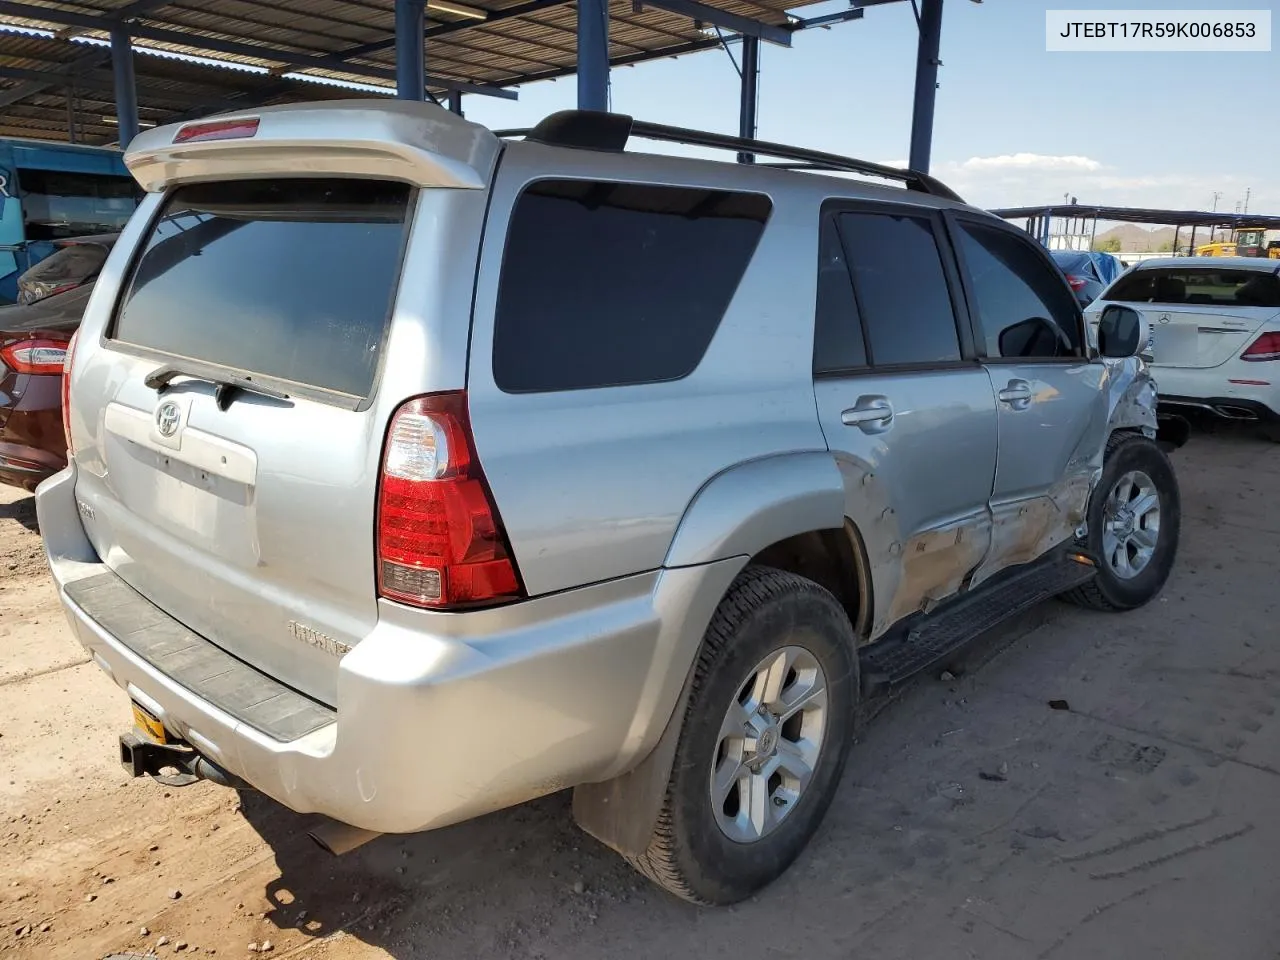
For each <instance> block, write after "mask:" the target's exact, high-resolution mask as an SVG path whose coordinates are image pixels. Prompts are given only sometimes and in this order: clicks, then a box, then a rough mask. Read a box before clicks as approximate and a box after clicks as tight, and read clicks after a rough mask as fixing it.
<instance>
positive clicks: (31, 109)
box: [0, 33, 360, 143]
mask: <svg viewBox="0 0 1280 960" xmlns="http://www.w3.org/2000/svg"><path fill="white" fill-rule="evenodd" d="M134 72H135V76H136V80H137V85H138V103H139V111H138V112H139V118H140V119H141V121H142V122H143V123H144V124H159V123H167V122H169V121H170V120H172V119H174V118H176V117H179V116H184V115H189V114H190V115H196V114H199V113H211V112H216V111H219V110H228V109H232V108H234V107H235V106H236V102H237V101H238V100H244V99H246V98H248V97H254V100H253V102H255V103H291V102H297V101H303V100H326V99H334V98H338V97H343V98H346V97H352V96H360V94H359V93H357V92H353V91H351V90H349V89H346V88H342V87H335V86H330V85H322V84H316V83H308V82H305V81H300V80H286V79H281V78H278V77H272V76H269V75H267V74H265V73H257V74H254V73H246V72H244V71H243V70H228V69H223V68H219V67H210V66H204V65H201V64H197V63H191V62H189V61H184V60H176V59H173V58H172V57H161V56H149V55H139V56H136V57H135V58H134ZM19 94H22V96H20V97H19ZM255 95H256V96H255ZM0 98H5V99H12V100H14V102H10V103H6V104H5V105H4V106H3V107H0V136H6V137H37V138H39V139H43V140H67V139H68V138H69V116H70V115H69V112H68V109H69V106H70V108H71V112H72V113H74V116H75V124H76V140H77V141H79V142H83V143H110V142H112V141H113V140H114V139H115V137H116V126H115V109H116V108H115V90H114V83H113V77H112V70H111V51H110V50H109V49H108V48H107V47H105V46H97V45H90V44H86V43H83V42H78V43H77V42H69V41H67V40H57V39H49V38H44V37H33V36H24V35H21V34H13V33H0Z"/></svg>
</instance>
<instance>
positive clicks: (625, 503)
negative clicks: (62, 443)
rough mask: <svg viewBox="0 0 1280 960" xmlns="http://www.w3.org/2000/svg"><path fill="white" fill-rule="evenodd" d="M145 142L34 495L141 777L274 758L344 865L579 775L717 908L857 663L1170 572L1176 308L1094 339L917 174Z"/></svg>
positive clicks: (187, 133)
mask: <svg viewBox="0 0 1280 960" xmlns="http://www.w3.org/2000/svg"><path fill="white" fill-rule="evenodd" d="M640 138H647V139H657V140H676V141H681V142H685V143H689V144H693V145H695V146H701V147H713V148H727V149H730V150H744V151H745V152H751V153H758V154H760V155H762V156H764V155H772V156H775V157H779V158H781V160H782V162H783V163H786V164H788V165H791V166H794V165H797V164H808V165H810V166H816V167H819V168H824V169H826V170H829V171H830V170H834V171H840V172H844V173H857V174H867V175H871V176H875V177H879V178H882V179H883V178H889V179H893V180H896V181H898V182H899V183H900V185H892V184H891V185H885V186H878V185H873V184H871V183H870V182H867V180H866V179H865V178H863V179H852V178H849V177H847V176H828V175H822V174H821V173H814V172H795V171H792V170H784V169H777V168H774V167H771V166H769V165H766V164H764V163H757V164H748V163H717V162H713V161H708V160H695V159H682V158H677V157H671V156H653V155H645V154H641V153H634V152H627V151H626V150H624V149H623V148H624V146H625V145H626V144H627V142H628V140H629V139H640ZM127 163H128V165H129V168H130V170H131V171H132V172H133V175H134V176H135V177H136V178H137V180H138V181H139V183H140V184H141V185H142V186H143V187H144V188H145V189H146V190H147V197H146V199H145V200H144V201H143V203H142V205H141V207H140V208H139V210H138V213H137V215H136V216H135V217H134V218H133V220H132V221H131V222H130V223H129V225H128V227H127V229H126V230H125V231H124V233H123V235H122V237H121V239H120V240H119V242H118V243H117V245H116V247H115V249H114V250H113V251H112V253H111V256H110V259H109V260H108V261H107V263H106V265H105V268H104V269H103V271H102V274H101V276H100V277H99V279H98V283H97V287H96V289H95V291H94V293H93V296H92V299H91V302H90V305H89V308H88V311H87V313H86V315H85V319H84V323H83V326H82V327H81V328H80V335H79V337H78V342H77V343H76V344H75V345H74V346H73V347H72V348H71V350H70V361H69V364H68V366H69V371H68V376H67V380H68V382H69V402H68V403H67V404H66V405H65V406H66V408H67V411H68V418H69V422H68V427H67V429H68V434H69V439H70V447H71V450H72V456H71V464H70V466H69V467H68V468H67V469H66V470H65V471H63V472H62V473H59V474H58V475H56V476H55V477H53V478H52V479H50V480H49V481H48V482H46V483H45V484H44V485H43V486H42V487H41V488H40V491H39V494H38V499H39V515H40V524H41V529H42V531H43V533H44V536H45V543H46V546H47V549H48V554H49V564H50V567H51V569H52V571H53V576H54V578H55V579H56V581H57V584H58V587H59V589H60V591H61V596H62V600H63V603H64V604H65V606H66V610H67V613H68V615H69V618H70V620H71V624H72V626H73V627H74V629H75V632H76V634H77V635H78V637H79V639H80V641H81V642H82V643H83V644H84V645H85V646H86V647H87V648H88V649H89V650H90V651H91V653H92V655H93V658H94V660H95V661H96V662H97V663H98V664H99V665H100V666H101V667H102V668H103V669H104V670H106V671H107V672H108V673H109V674H110V675H111V677H112V678H113V679H114V680H115V682H116V683H117V684H118V685H119V686H120V687H122V688H124V690H125V691H126V692H127V693H128V696H129V698H130V700H131V701H132V704H133V717H134V721H135V729H134V730H133V732H131V733H129V734H127V735H126V736H124V737H122V738H121V744H120V747H121V757H122V760H123V761H124V763H125V765H126V767H127V768H128V769H129V770H130V771H131V772H132V773H134V774H135V775H138V774H153V775H160V776H163V777H164V778H165V780H166V782H171V783H181V782H184V781H187V780H191V779H194V778H196V777H206V778H210V779H213V780H216V781H218V782H221V783H224V784H230V785H233V786H237V787H247V786H249V785H252V787H254V788H256V789H258V790H260V791H262V792H264V793H266V794H268V795H270V796H271V797H274V798H275V799H276V800H278V801H279V802H280V803H282V804H285V805H286V806H288V807H291V808H292V809H294V810H297V811H302V812H315V813H320V814H324V815H325V816H326V818H327V819H325V820H323V821H322V822H321V826H320V828H319V829H318V830H317V836H318V837H319V838H321V839H322V840H323V841H324V842H325V843H326V844H327V845H328V846H329V847H330V849H331V850H334V851H341V850H343V849H346V848H349V847H351V846H353V845H355V844H356V843H358V842H360V841H361V840H363V839H366V838H368V837H370V836H373V835H375V834H376V833H379V832H387V833H410V832H416V831H423V830H430V829H433V828H436V827H441V826H444V825H446V824H451V823H456V822H458V821H460V820H465V819H467V818H470V817H476V816H478V815H480V814H483V813H486V812H488V811H491V810H495V809H498V808H501V807H507V806H510V805H512V804H517V803H520V802H522V801H525V800H528V799H530V798H533V797H537V796H540V795H544V794H547V793H550V792H553V791H558V790H562V789H564V788H567V787H572V788H574V804H573V806H574V814H575V816H576V818H577V820H578V821H579V823H580V824H581V825H582V826H583V828H585V829H586V830H587V831H588V832H589V833H591V834H592V835H594V836H595V837H598V838H599V839H600V840H601V841H603V842H604V843H606V844H608V845H609V846H611V847H613V848H614V849H616V850H617V851H619V852H620V853H621V854H623V855H624V856H625V857H627V858H628V859H629V860H630V861H631V862H632V863H634V864H635V865H636V866H637V867H638V868H639V869H640V870H642V871H643V872H644V873H645V874H647V875H648V876H649V877H651V878H652V879H654V880H655V881H656V882H658V883H659V884H661V885H662V886H664V887H666V888H667V889H669V890H671V891H673V892H674V893H676V894H678V895H680V896H682V897H686V898H688V899H691V900H695V901H701V902H710V903H726V902H731V901H734V900H737V899H740V898H742V897H745V896H747V895H748V894H750V893H751V892H752V891H754V890H757V889H759V888H760V887H762V886H763V885H764V884H767V883H768V882H769V881H771V880H772V879H774V878H775V877H777V876H778V875H779V874H780V873H781V872H782V871H784V870H785V869H786V867H787V866H788V864H790V863H791V861H792V860H793V859H794V858H795V857H796V856H797V855H798V854H799V852H800V851H801V849H802V848H803V846H804V844H805V843H806V841H807V840H808V839H809V837H810V836H811V835H812V834H813V832H814V830H815V829H816V828H817V826H818V823H819V821H820V820H821V818H822V816H823V814H824V812H825V811H826V809H827V807H828V806H829V804H830V803H831V801H832V798H833V796H834V795H835V793H836V790H837V787H838V783H839V780H840V776H841V770H842V768H843V766H844V762H845V757H846V754H847V752H848V748H849V744H850V740H851V733H852V729H853V724H854V718H855V713H856V709H855V708H856V707H857V706H858V703H859V699H860V698H861V697H863V696H866V695H868V692H869V691H877V690H880V689H882V688H884V687H885V686H887V685H890V684H894V683H898V682H900V681H902V680H904V679H905V678H907V677H908V676H910V675H911V674H912V673H914V672H916V671H918V670H921V669H923V668H925V667H927V666H929V665H931V664H934V663H938V662H940V661H941V660H942V659H943V658H945V657H946V656H947V655H948V654H949V653H951V652H952V651H953V650H954V649H955V648H956V647H957V646H958V645H960V644H962V643H964V642H965V641H967V640H969V639H971V638H972V637H974V636H975V635H977V634H979V633H980V632H982V631H984V630H986V629H987V628H989V627H991V626H992V625H994V624H995V623H997V622H999V621H1000V620H1001V619H1002V618H1004V617H1006V616H1008V615H1010V614H1011V613H1013V612H1015V611H1018V610H1020V609H1023V608H1025V607H1027V606H1029V605H1030V604H1032V603H1034V602H1037V601H1039V600H1041V599H1043V598H1046V597H1050V596H1054V595H1057V594H1066V595H1067V596H1069V597H1070V598H1072V599H1074V600H1076V601H1078V602H1080V603H1084V604H1087V605H1090V606H1093V607H1099V608H1104V609H1111V610H1123V609H1128V608H1131V607H1136V606H1138V605H1140V604H1142V603H1145V602H1146V601H1148V600H1149V599H1151V597H1152V596H1153V595H1155V594H1156V593H1157V592H1158V591H1159V590H1160V589H1161V586H1162V585H1163V584H1164V582H1165V579H1166V577H1167V576H1168V574H1169V571H1170V567H1171V565H1172V563H1173V560H1174V553H1175V550H1176V547H1177V538H1178V520H1179V499H1178V489H1177V484H1176V482H1175V479H1174V475H1173V473H1172V471H1171V469H1170V466H1169V463H1168V461H1167V459H1166V457H1165V455H1164V453H1163V452H1162V451H1161V449H1160V448H1159V447H1158V446H1157V444H1156V443H1155V442H1154V441H1155V436H1156V429H1157V423H1156V416H1155V391H1154V387H1153V384H1152V383H1151V381H1150V379H1149V378H1148V376H1147V373H1146V367H1145V364H1144V362H1143V360H1142V358H1141V357H1139V356H1135V354H1136V353H1137V352H1138V349H1139V344H1141V343H1143V342H1145V338H1146V331H1145V327H1144V326H1143V323H1144V321H1143V320H1142V319H1141V318H1140V317H1139V316H1138V315H1137V314H1136V313H1134V312H1133V311H1130V310H1126V308H1124V307H1116V308H1114V309H1113V310H1112V311H1111V312H1110V313H1109V314H1108V315H1107V317H1105V318H1104V319H1103V322H1102V324H1101V326H1100V329H1099V335H1098V339H1099V341H1100V348H1099V345H1095V344H1092V343H1090V342H1089V338H1088V337H1087V335H1086V332H1085V328H1084V325H1083V323H1082V319H1081V314H1080V311H1079V308H1078V306H1077V305H1076V302H1075V299H1074V297H1073V296H1072V294H1071V290H1070V289H1069V288H1068V286H1067V284H1066V283H1065V281H1064V280H1063V277H1062V275H1061V274H1060V273H1059V272H1058V271H1057V270H1056V269H1055V267H1054V265H1053V263H1052V262H1051V261H1050V260H1049V258H1048V257H1047V256H1046V254H1045V253H1044V252H1043V251H1042V250H1041V249H1040V248H1039V247H1038V246H1037V245H1036V244H1035V243H1033V242H1032V241H1031V240H1030V239H1029V238H1028V237H1027V236H1026V235H1025V234H1023V233H1021V232H1020V231H1017V230H1014V229H1012V228H1010V227H1008V226H1006V225H1005V224H1004V223H1003V222H1001V221H999V220H997V219H995V218H993V217H991V216H990V215H987V214H985V213H983V212H981V211H979V210H975V209H973V208H970V207H967V206H965V205H964V204H963V203H961V202H960V201H959V199H958V198H956V197H955V195H954V194H952V193H951V192H950V191H949V190H947V188H946V187H944V186H942V185H941V184H939V183H938V182H936V181H934V180H932V179H931V178H929V177H927V176H924V175H921V174H917V173H913V172H911V171H901V170H893V169H889V168H884V167H878V166H876V165H874V164H867V163H862V162H859V161H854V160H848V159H845V158H839V157H832V156H828V155H825V154H816V153H811V152H807V151H798V150H793V149H790V148H786V147H782V146H779V145H776V144H763V143H759V142H757V141H739V140H736V139H733V138H726V137H717V136H715V135H711V134H698V133H695V132H693V131H682V130H677V129H674V128H668V127H659V126H655V125H649V124H640V123H634V124H633V123H632V121H631V120H630V119H629V118H626V117H620V116H616V115H602V114H583V113H574V112H571V113H568V114H559V115H556V116H554V117H551V118H548V120H547V121H544V122H543V123H542V124H540V125H539V126H538V127H537V128H535V129H533V130H531V131H524V132H523V133H518V134H516V135H511V136H507V137H505V138H504V137H501V136H498V135H495V134H494V133H492V132H490V131H488V130H486V129H484V128H482V127H479V126H475V125H473V124H470V123H467V122H465V121H463V120H461V119H459V118H457V117H454V116H452V115H450V114H448V113H446V112H445V111H443V110H441V109H439V108H436V107H434V106H430V105H425V104H404V103H385V104H371V103H370V102H368V101H360V102H358V103H337V104H335V103H325V104H316V105H308V106H291V107H283V108H270V109H264V110H261V111H259V112H255V113H252V114H243V115H234V116H229V117H221V118H217V119H215V120H212V121H202V122H197V123H192V124H187V125H185V126H180V127H165V128H161V129H157V130H152V131H149V132H147V133H144V134H143V135H142V136H140V137H139V138H138V139H137V140H136V141H135V142H134V145H133V146H132V147H131V148H130V150H129V153H128V156H127ZM904 187H905V189H904Z"/></svg>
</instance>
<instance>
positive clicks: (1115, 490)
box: [1064, 433, 1182, 611]
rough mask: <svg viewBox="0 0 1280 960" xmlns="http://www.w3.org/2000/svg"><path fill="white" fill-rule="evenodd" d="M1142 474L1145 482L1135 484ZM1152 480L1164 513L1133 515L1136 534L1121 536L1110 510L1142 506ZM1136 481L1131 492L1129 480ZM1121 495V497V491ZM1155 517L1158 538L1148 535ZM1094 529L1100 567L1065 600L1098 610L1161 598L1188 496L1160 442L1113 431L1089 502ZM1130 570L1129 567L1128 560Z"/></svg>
mask: <svg viewBox="0 0 1280 960" xmlns="http://www.w3.org/2000/svg"><path fill="white" fill-rule="evenodd" d="M1135 478H1141V481H1142V482H1140V483H1134V482H1133V481H1134V480H1135ZM1147 482H1149V484H1150V488H1151V489H1150V491H1149V492H1150V493H1154V494H1155V496H1156V497H1157V500H1158V502H1157V508H1158V513H1156V514H1154V515H1152V514H1150V513H1145V514H1142V515H1138V516H1136V517H1133V519H1134V520H1135V521H1136V522H1135V523H1134V525H1133V528H1132V529H1133V533H1132V535H1131V537H1132V538H1131V539H1130V538H1129V537H1127V536H1126V534H1125V533H1124V532H1123V528H1122V529H1121V532H1120V534H1119V535H1118V536H1117V535H1116V534H1115V533H1112V532H1111V528H1110V527H1109V523H1110V519H1111V518H1110V517H1109V514H1111V513H1113V512H1114V510H1113V508H1114V506H1115V505H1116V504H1117V503H1118V502H1119V501H1120V500H1125V501H1127V504H1128V505H1129V506H1133V505H1137V507H1138V509H1139V510H1141V509H1142V505H1143V504H1144V503H1145V500H1144V498H1143V497H1142V496H1141V494H1142V493H1143V491H1145V490H1147ZM1126 483H1128V484H1130V486H1129V490H1128V491H1126V489H1125V488H1124V485H1125V484H1126ZM1116 495H1118V496H1116ZM1153 516H1154V517H1155V521H1156V532H1155V536H1154V537H1150V536H1148V537H1143V536H1142V533H1143V531H1144V530H1145V531H1148V532H1150V530H1151V527H1152V517H1153ZM1129 517H1132V511H1131V510H1129V511H1122V512H1121V522H1122V523H1123V522H1126V521H1127V518H1129ZM1087 523H1088V527H1089V533H1088V536H1087V538H1086V541H1085V545H1086V547H1087V548H1088V550H1089V552H1090V553H1091V554H1092V555H1093V556H1094V557H1096V558H1097V560H1098V572H1097V574H1096V576H1094V578H1093V579H1092V580H1090V581H1089V582H1088V583H1086V584H1084V585H1082V586H1080V587H1077V588H1076V589H1074V590H1072V591H1070V592H1069V593H1066V594H1064V599H1066V600H1069V601H1071V602H1072V603H1075V604H1078V605H1079V606H1082V607H1088V608H1090V609H1093V610H1107V611H1117V610H1133V609H1134V608H1136V607H1140V606H1142V605H1143V604H1145V603H1148V602H1149V601H1150V600H1151V599H1152V598H1153V597H1155V596H1156V595H1157V594H1158V593H1159V592H1160V591H1161V589H1163V587H1164V585H1165V582H1166V581H1167V580H1168V579H1169V574H1170V572H1171V571H1172V570H1173V562H1174V559H1175V558H1176V556H1177V553H1178V535H1179V529H1180V527H1181V524H1182V501H1181V496H1180V494H1179V492H1178V479H1177V477H1176V476H1175V475H1174V472H1173V467H1172V466H1171V465H1170V463H1169V458H1168V457H1166V456H1165V454H1164V451H1162V450H1161V449H1160V448H1159V447H1158V446H1157V445H1156V443H1155V442H1154V441H1152V440H1148V439H1147V438H1146V437H1142V436H1139V435H1137V434H1129V433H1119V434H1113V435H1112V437H1111V439H1110V440H1109V441H1108V442H1107V453H1106V459H1105V461H1104V463H1103V468H1102V479H1101V480H1100V481H1099V482H1098V486H1097V489H1096V490H1095V491H1094V494H1093V496H1092V497H1091V498H1090V502H1089V513H1088V520H1087ZM1126 540H1127V541H1128V545H1126V546H1124V547H1123V551H1122V552H1123V558H1124V559H1123V561H1122V562H1117V560H1118V559H1119V558H1120V554H1121V551H1120V550H1117V548H1116V545H1117V544H1118V543H1124V542H1126ZM1148 544H1149V545H1150V549H1151V552H1150V555H1149V557H1147V558H1146V559H1145V560H1142V562H1141V564H1139V563H1138V560H1139V559H1141V556H1142V550H1143V549H1144V548H1145V546H1146V545H1148ZM1126 562H1127V563H1128V571H1127V573H1126V571H1125V563H1126Z"/></svg>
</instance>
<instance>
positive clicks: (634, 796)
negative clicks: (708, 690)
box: [573, 670, 693, 857]
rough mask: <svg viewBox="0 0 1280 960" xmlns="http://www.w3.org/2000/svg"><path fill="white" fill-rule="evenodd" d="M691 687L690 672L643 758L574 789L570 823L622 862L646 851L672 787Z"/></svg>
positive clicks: (691, 676)
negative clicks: (619, 771) (623, 770)
mask: <svg viewBox="0 0 1280 960" xmlns="http://www.w3.org/2000/svg"><path fill="white" fill-rule="evenodd" d="M692 683H693V671H692V670H690V671H689V676H688V677H687V678H686V679H685V682H684V687H683V688H682V689H681V690H680V698H679V700H677V701H676V708H675V709H674V710H672V711H671V719H670V720H668V721H667V727H666V729H665V730H663V731H662V736H661V738H659V740H658V743H657V745H656V746H655V747H654V748H653V750H651V751H650V752H649V755H648V756H647V757H645V758H644V759H643V760H641V761H640V763H639V764H637V765H636V766H634V767H632V768H631V769H630V770H628V771H627V772H626V773H624V774H621V775H620V776H617V777H614V778H613V779H612V780H605V781H603V782H601V783H583V784H579V785H578V786H576V787H574V788H573V819H574V820H575V821H577V824H578V826H579V827H581V828H582V829H583V830H584V831H585V832H586V833H589V834H590V835H591V836H593V837H595V838H596V839H597V840H599V841H600V842H601V843H603V844H604V845H605V846H607V847H610V848H611V849H613V850H615V851H617V852H618V853H620V854H622V855H623V856H624V857H638V856H640V855H641V854H642V853H644V852H645V851H646V850H647V849H648V848H649V840H650V838H651V837H652V836H653V830H654V827H655V826H656V825H657V823H658V813H659V812H660V811H661V810H662V803H663V800H664V799H665V798H666V793H667V784H668V783H670V781H671V765H672V764H673V763H674V762H675V756H676V747H677V746H678V745H679V743H680V731H681V730H682V729H683V728H684V715H685V711H686V710H687V709H688V706H689V693H690V691H691V690H692Z"/></svg>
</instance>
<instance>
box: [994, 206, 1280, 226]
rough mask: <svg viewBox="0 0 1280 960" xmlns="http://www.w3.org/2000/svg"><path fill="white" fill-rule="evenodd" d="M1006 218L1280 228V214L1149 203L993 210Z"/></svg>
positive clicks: (997, 214) (998, 215)
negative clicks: (1154, 206) (1158, 206)
mask: <svg viewBox="0 0 1280 960" xmlns="http://www.w3.org/2000/svg"><path fill="white" fill-rule="evenodd" d="M991 212H992V213H994V214H995V215H996V216H997V217H1002V218H1004V219H1005V220H1022V219H1029V218H1036V217H1070V218H1073V219H1087V220H1093V219H1098V220H1113V221H1116V222H1119V223H1150V224H1155V225H1157V226H1169V227H1222V228H1236V227H1255V228H1258V229H1266V230H1280V217H1274V216H1264V215H1261V214H1256V213H1222V212H1221V211H1219V212H1216V213H1213V212H1210V211H1207V210H1156V209H1151V208H1146V207H1091V206H1086V205H1084V204H1074V203H1067V204H1057V205H1049V206H1043V207H1006V208H1004V209H1002V210H992V211H991Z"/></svg>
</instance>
